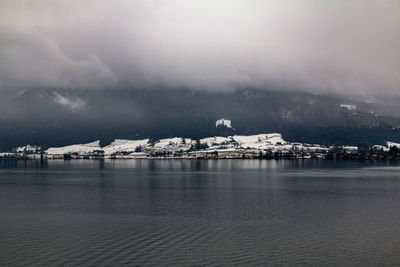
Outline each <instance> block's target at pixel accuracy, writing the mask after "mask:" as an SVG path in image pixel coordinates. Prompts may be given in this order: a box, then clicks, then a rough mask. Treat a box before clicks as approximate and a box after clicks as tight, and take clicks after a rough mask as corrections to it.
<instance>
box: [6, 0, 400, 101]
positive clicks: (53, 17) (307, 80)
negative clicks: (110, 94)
mask: <svg viewBox="0 0 400 267" xmlns="http://www.w3.org/2000/svg"><path fill="white" fill-rule="evenodd" d="M399 13H400V4H399V1H397V0H387V1H372V0H353V1H333V0H331V1H319V0H318V1H317V0H299V1H290V0H279V1H278V0H270V1H260V0H246V1H245V0H243V1H241V0H239V1H234V2H233V1H228V0H213V1H211V0H203V1H196V0H193V1H186V0H185V1H184V0H153V1H150V0H135V1H128V0H115V1H106V0H96V1H95V0H87V1H78V0H69V1H67V0H55V1H46V0H3V1H2V2H1V3H0V59H1V60H0V90H1V88H7V89H9V88H17V89H29V88H33V87H57V88H87V89H95V88H117V87H118V88H121V87H154V86H157V87H166V88H171V87H188V88H194V89H205V90H232V89H235V88H237V87H243V86H250V87H258V88H268V89H277V90H281V89H284V90H304V91H310V92H317V93H319V92H322V93H324V92H325V93H326V92H336V93H345V94H397V95H398V94H400V75H399V72H400V52H399V51H400V50H399V47H400V16H399ZM59 99H61V98H59ZM60 102H62V101H60Z"/></svg>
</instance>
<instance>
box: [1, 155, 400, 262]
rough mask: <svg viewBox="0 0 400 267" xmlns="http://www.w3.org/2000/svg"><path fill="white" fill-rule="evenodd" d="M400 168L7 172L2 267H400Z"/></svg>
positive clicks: (11, 165) (208, 166)
mask: <svg viewBox="0 0 400 267" xmlns="http://www.w3.org/2000/svg"><path fill="white" fill-rule="evenodd" d="M399 193H400V164H398V163H396V162H372V163H371V162H351V161H342V162H340V161H338V162H335V161H313V160H304V161H302V160H299V161H273V160H271V161H266V160H209V161H207V160H109V161H92V160H82V161H79V160H74V161H0V216H1V220H0V237H1V241H2V242H0V266H4V265H5V266H7V265H13V266H14V265H38V266H42V265H46V264H47V265H65V264H67V265H68V264H70V265H82V264H85V265H111V264H117V265H118V264H128V265H201V264H205V265H209V264H212V265H256V264H260V265H278V264H279V265H349V266H354V265H378V264H380V265H389V264H390V265H397V264H399V263H400V253H399V252H400V230H399V225H400V224H399V223H400V205H398V203H399V200H400V194H399Z"/></svg>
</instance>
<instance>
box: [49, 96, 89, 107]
mask: <svg viewBox="0 0 400 267" xmlns="http://www.w3.org/2000/svg"><path fill="white" fill-rule="evenodd" d="M54 102H56V103H57V104H60V105H61V106H63V107H65V108H68V109H70V110H74V111H75V110H82V109H83V108H85V107H86V103H85V101H83V100H82V99H80V98H69V97H66V96H62V95H60V94H58V93H54Z"/></svg>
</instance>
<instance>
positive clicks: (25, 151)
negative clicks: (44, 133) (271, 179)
mask: <svg viewBox="0 0 400 267" xmlns="http://www.w3.org/2000/svg"><path fill="white" fill-rule="evenodd" d="M391 147H396V149H397V148H400V144H398V143H394V142H387V145H386V146H380V145H375V146H372V147H371V148H370V151H375V152H376V154H379V153H381V154H382V153H389V151H390V148H391ZM338 153H339V154H343V155H345V156H346V155H353V156H354V155H358V154H360V153H364V152H362V151H360V148H359V147H357V146H340V147H336V146H330V147H327V146H323V145H318V144H305V143H299V142H287V141H285V140H284V139H283V137H282V135H281V134H279V133H269V134H257V135H249V136H244V135H233V136H228V137H221V136H214V137H207V138H203V139H197V140H194V139H190V138H181V137H174V138H165V139H159V140H151V139H141V140H126V139H115V140H114V141H113V142H112V143H110V144H108V145H106V146H101V144H100V141H99V140H97V141H94V142H91V143H87V144H74V145H68V146H64V147H51V148H48V149H47V150H44V151H43V150H41V148H40V147H38V146H31V145H27V146H25V147H18V148H17V149H15V150H14V151H13V152H9V153H1V154H0V158H17V159H18V158H30V159H37V158H45V159H82V158H93V159H104V158H106V159H107V158H109V159H135V158H327V157H329V156H330V155H331V154H334V155H336V154H338ZM364 154H365V153H364Z"/></svg>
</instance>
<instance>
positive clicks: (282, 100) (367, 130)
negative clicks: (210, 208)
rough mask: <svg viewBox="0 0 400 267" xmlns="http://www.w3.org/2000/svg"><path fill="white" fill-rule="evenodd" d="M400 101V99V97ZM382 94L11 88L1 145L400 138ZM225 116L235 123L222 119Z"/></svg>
mask: <svg viewBox="0 0 400 267" xmlns="http://www.w3.org/2000/svg"><path fill="white" fill-rule="evenodd" d="M398 103H400V102H398ZM390 108H392V109H398V108H399V104H397V106H396V105H395V104H393V106H391V107H389V110H388V109H387V108H386V106H385V105H382V104H380V103H379V102H378V101H375V102H373V103H371V102H370V101H368V100H367V101H360V100H357V99H349V98H348V97H345V96H340V95H326V94H325V95H324V94H322V95H317V94H310V93H303V92H278V91H268V90H260V89H240V90H236V91H233V92H210V91H197V90H189V89H175V90H172V89H170V90H165V89H120V90H115V89H114V90H100V91H99V90H70V89H68V90H67V89H36V90H27V91H22V92H20V93H18V94H16V95H12V94H10V96H9V98H8V99H6V101H3V103H2V105H1V112H0V125H1V126H0V127H1V128H0V130H1V131H0V135H1V136H0V140H1V144H0V145H1V148H3V149H10V148H12V147H15V146H17V145H23V144H27V143H31V144H38V145H43V146H45V147H48V146H60V145H67V144H72V143H84V142H89V141H93V140H97V139H100V140H101V142H102V144H103V145H104V144H108V143H109V142H111V141H112V140H114V139H115V138H124V139H140V138H148V137H149V138H165V137H175V136H180V137H188V138H189V137H190V138H194V139H196V138H202V137H207V136H214V135H225V136H226V135H230V134H246V135H247V134H258V133H269V132H279V133H282V134H283V135H284V137H285V139H287V140H288V141H301V142H308V143H320V144H359V143H369V144H380V143H383V142H384V141H386V140H388V139H390V140H393V141H398V140H400V130H399V128H400V116H399V114H398V113H394V114H392V113H391V111H390ZM220 118H225V119H229V120H231V121H232V127H233V128H234V129H230V128H229V129H224V128H222V129H221V127H218V128H217V127H216V124H215V122H216V120H218V119H220Z"/></svg>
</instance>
